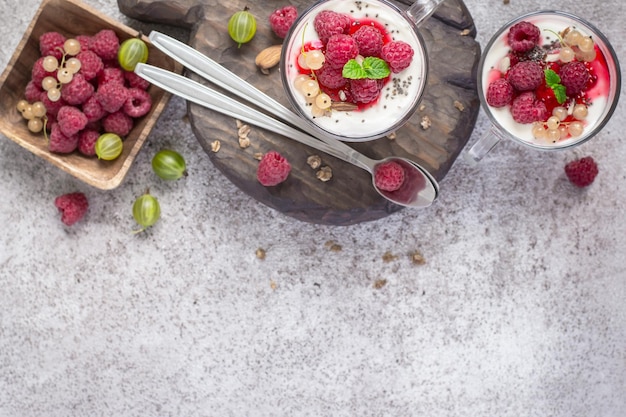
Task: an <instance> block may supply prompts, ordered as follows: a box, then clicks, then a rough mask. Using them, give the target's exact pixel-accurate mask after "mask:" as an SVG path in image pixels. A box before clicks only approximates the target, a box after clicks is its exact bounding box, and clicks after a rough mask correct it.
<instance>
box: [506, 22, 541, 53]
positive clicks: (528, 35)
mask: <svg viewBox="0 0 626 417" xmlns="http://www.w3.org/2000/svg"><path fill="white" fill-rule="evenodd" d="M540 36H541V31H540V30H539V28H538V27H537V26H535V25H533V24H532V23H530V22H526V21H522V22H519V23H516V24H514V25H513V26H511V28H510V29H509V33H508V35H507V39H508V41H509V46H510V47H511V49H512V50H513V51H514V52H521V53H523V52H528V51H530V50H531V49H533V48H534V47H535V46H536V45H538V44H539V37H540Z"/></svg>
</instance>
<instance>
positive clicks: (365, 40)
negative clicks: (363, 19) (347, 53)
mask: <svg viewBox="0 0 626 417" xmlns="http://www.w3.org/2000/svg"><path fill="white" fill-rule="evenodd" d="M352 37H353V38H354V40H355V41H356V44H357V46H358V48H359V54H360V55H363V56H380V53H381V50H382V49H383V35H382V34H381V33H380V31H379V30H378V29H376V28H375V27H374V26H361V27H360V28H359V29H357V31H356V32H354V33H353V34H352Z"/></svg>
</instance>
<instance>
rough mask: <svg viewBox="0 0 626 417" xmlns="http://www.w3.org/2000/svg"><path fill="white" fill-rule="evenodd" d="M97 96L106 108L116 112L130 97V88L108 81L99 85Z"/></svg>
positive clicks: (110, 111)
mask: <svg viewBox="0 0 626 417" xmlns="http://www.w3.org/2000/svg"><path fill="white" fill-rule="evenodd" d="M95 96H96V99H98V102H99V103H100V105H101V106H102V108H103V109H104V110H106V111H107V112H109V113H115V112H116V111H118V110H119V109H121V108H122V106H123V105H124V103H125V102H126V100H127V99H128V89H127V88H126V87H124V86H123V85H121V84H117V83H114V82H108V83H105V84H100V85H99V86H98V90H97V91H96V94H95Z"/></svg>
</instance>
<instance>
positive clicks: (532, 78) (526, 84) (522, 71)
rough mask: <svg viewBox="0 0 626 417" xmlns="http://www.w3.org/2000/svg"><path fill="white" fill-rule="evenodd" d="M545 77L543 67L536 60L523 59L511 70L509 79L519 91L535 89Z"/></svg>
mask: <svg viewBox="0 0 626 417" xmlns="http://www.w3.org/2000/svg"><path fill="white" fill-rule="evenodd" d="M544 78H545V75H544V73H543V68H542V67H541V65H539V64H538V63H536V62H534V61H522V62H519V63H517V64H515V65H514V66H513V67H511V69H510V70H509V72H508V74H507V79H508V80H509V82H510V83H511V85H512V86H513V88H515V89H516V90H517V91H530V90H534V89H536V88H537V87H539V86H540V85H541V83H542V82H543V80H544Z"/></svg>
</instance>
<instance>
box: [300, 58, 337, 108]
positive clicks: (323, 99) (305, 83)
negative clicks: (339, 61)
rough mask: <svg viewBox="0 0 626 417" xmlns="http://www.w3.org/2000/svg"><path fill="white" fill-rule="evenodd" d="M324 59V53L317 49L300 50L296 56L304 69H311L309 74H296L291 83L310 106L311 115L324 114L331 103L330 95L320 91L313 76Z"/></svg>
mask: <svg viewBox="0 0 626 417" xmlns="http://www.w3.org/2000/svg"><path fill="white" fill-rule="evenodd" d="M325 60H326V57H325V56H324V53H323V52H322V51H320V50H317V49H314V50H311V51H307V52H302V53H301V54H300V55H299V56H298V65H300V67H301V68H302V69H304V70H311V75H307V74H300V75H298V76H297V77H296V78H295V80H294V82H293V85H294V87H295V89H296V91H298V92H300V93H301V94H302V95H303V96H304V98H305V99H306V102H307V103H308V104H309V105H310V106H311V115H312V116H313V117H321V116H324V115H325V114H326V112H327V111H328V110H329V109H330V106H331V104H332V100H331V98H330V96H329V95H328V94H326V93H324V92H322V90H321V89H320V85H319V83H318V81H317V79H316V78H315V71H317V70H319V69H320V68H322V65H324V62H325Z"/></svg>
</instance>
